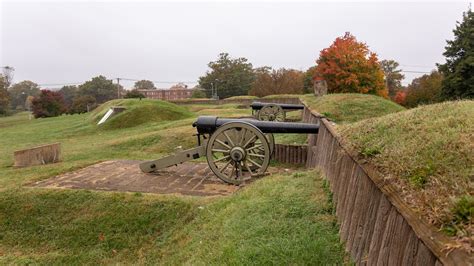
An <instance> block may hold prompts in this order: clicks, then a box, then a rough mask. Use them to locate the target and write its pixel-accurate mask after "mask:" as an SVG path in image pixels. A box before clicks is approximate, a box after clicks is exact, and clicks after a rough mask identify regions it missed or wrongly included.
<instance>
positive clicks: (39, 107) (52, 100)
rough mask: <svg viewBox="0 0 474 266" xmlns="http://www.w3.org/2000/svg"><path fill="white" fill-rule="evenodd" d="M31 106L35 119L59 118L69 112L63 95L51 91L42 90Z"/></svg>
mask: <svg viewBox="0 0 474 266" xmlns="http://www.w3.org/2000/svg"><path fill="white" fill-rule="evenodd" d="M31 104H32V111H33V115H34V116H35V118H39V117H53V116H58V115H61V114H63V113H65V112H66V110H67V108H66V103H65V102H64V98H63V95H62V94H61V93H60V92H55V91H50V90H42V91H41V93H40V95H39V96H36V97H35V98H34V99H33V101H32V103H31Z"/></svg>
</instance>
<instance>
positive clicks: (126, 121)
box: [91, 99, 193, 129]
mask: <svg viewBox="0 0 474 266" xmlns="http://www.w3.org/2000/svg"><path fill="white" fill-rule="evenodd" d="M113 106H123V107H126V108H127V109H126V110H125V111H123V112H121V113H119V114H117V115H115V116H112V117H111V118H109V119H108V121H107V122H105V123H104V124H103V125H101V128H104V129H116V128H129V127H134V126H138V125H141V124H144V123H148V122H161V121H173V120H179V119H184V118H189V117H192V116H193V114H192V113H191V112H189V111H188V110H187V109H185V108H184V107H182V106H178V105H176V104H173V103H170V102H165V101H159V100H150V99H142V100H139V99H120V100H112V101H108V102H106V103H104V104H102V105H100V106H99V107H98V108H97V109H96V110H94V111H93V112H92V114H91V120H92V121H93V122H95V123H97V122H98V121H99V120H100V118H101V117H102V116H103V115H104V114H105V113H106V112H107V110H109V108H111V107H113Z"/></svg>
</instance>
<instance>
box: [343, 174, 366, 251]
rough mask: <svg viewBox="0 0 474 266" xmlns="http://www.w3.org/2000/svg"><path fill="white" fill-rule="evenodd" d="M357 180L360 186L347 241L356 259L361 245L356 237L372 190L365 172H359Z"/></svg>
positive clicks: (349, 249) (350, 217) (348, 248)
mask: <svg viewBox="0 0 474 266" xmlns="http://www.w3.org/2000/svg"><path fill="white" fill-rule="evenodd" d="M359 169H360V168H359ZM356 178H357V180H358V184H357V185H356V186H355V187H354V188H355V189H356V190H357V196H356V197H355V201H354V208H352V213H351V214H350V216H349V219H350V221H351V223H350V226H349V233H348V237H347V241H346V249H347V250H348V251H349V252H350V254H351V255H352V258H355V257H356V253H357V248H356V247H357V245H358V244H359V243H358V242H357V240H358V239H357V238H356V235H357V231H358V229H359V226H360V223H361V222H360V221H361V217H362V216H363V215H364V213H365V212H366V208H365V207H367V206H366V205H364V202H365V201H366V199H367V198H368V195H369V190H370V186H369V184H368V182H369V181H368V180H367V179H368V177H367V176H366V175H365V173H364V172H362V171H359V172H358V175H357V177H356ZM363 206H364V207H363Z"/></svg>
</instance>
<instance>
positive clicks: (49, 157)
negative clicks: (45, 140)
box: [13, 143, 61, 167]
mask: <svg viewBox="0 0 474 266" xmlns="http://www.w3.org/2000/svg"><path fill="white" fill-rule="evenodd" d="M60 155H61V144H60V143H53V144H48V145H42V146H38V147H34V148H29V149H24V150H18V151H15V152H14V153H13V160H14V164H13V166H14V167H27V166H33V165H41V164H48V163H56V162H59V157H60Z"/></svg>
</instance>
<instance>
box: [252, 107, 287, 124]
mask: <svg viewBox="0 0 474 266" xmlns="http://www.w3.org/2000/svg"><path fill="white" fill-rule="evenodd" d="M285 118H286V114H285V111H284V110H283V108H281V106H279V105H276V104H268V105H265V106H264V107H262V109H260V111H258V120H261V121H277V122H285Z"/></svg>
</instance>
